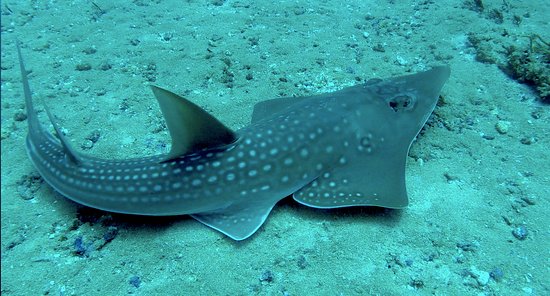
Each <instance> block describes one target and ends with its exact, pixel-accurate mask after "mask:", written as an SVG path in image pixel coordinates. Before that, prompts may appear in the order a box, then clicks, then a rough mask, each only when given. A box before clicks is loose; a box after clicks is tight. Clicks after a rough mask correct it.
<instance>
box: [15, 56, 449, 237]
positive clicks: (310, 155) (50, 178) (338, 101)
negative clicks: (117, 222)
mask: <svg viewBox="0 0 550 296" xmlns="http://www.w3.org/2000/svg"><path fill="white" fill-rule="evenodd" d="M18 53H19V55H20V67H21V72H22V80H23V88H24V91H25V101H26V106H27V115H28V125H29V133H28V136H27V139H26V148H27V153H28V156H29V158H30V159H31V161H32V162H33V164H34V166H35V167H36V169H37V170H38V171H39V173H40V174H41V176H42V177H43V178H44V179H45V180H46V181H47V183H48V184H50V185H51V186H52V187H53V188H55V190H57V191H58V192H60V193H61V194H62V195H64V196H66V197H67V198H69V199H71V200H73V201H75V202H77V203H79V204H82V205H86V206H89V207H92V208H97V209H101V210H105V211H109V212H117V213H125V214H134V215H150V216H166V215H185V214H190V215H192V216H193V217H194V218H195V219H197V220H198V221H200V222H202V223H204V224H206V225H208V226H210V227H212V228H214V229H216V230H219V231H221V232H222V233H224V234H226V235H228V236H229V237H231V238H233V239H235V240H242V239H245V238H247V237H249V236H250V235H252V234H253V233H254V232H256V230H257V229H258V228H259V227H260V226H261V225H262V224H263V222H264V221H265V220H266V218H267V216H268V214H269V212H270V211H271V209H272V208H273V206H274V205H275V204H276V203H277V202H278V201H279V200H281V199H283V198H284V197H286V196H289V195H293V194H294V198H295V199H296V200H297V201H298V202H300V203H302V204H305V205H308V206H312V207H318V208H335V207H344V206H360V205H370V206H382V207H390V208H402V207H404V206H406V205H407V203H408V199H407V195H406V190H405V179H404V168H405V161H406V157H407V153H408V149H409V147H410V144H411V142H412V140H413V139H414V138H415V137H416V135H417V134H418V132H419V131H420V129H421V128H422V126H423V125H424V123H425V122H426V120H427V119H428V117H429V115H430V114H431V112H432V111H433V109H434V107H435V104H436V102H437V98H438V93H439V91H440V89H441V88H442V86H443V84H444V83H445V81H446V80H447V78H448V77H449V73H450V71H449V68H448V67H446V66H443V67H436V68H434V69H432V70H429V71H426V72H422V73H419V74H415V75H409V76H401V77H396V78H391V79H387V80H375V81H371V82H368V83H366V84H361V85H357V86H354V87H349V88H345V89H343V90H340V91H337V92H334V93H328V94H322V95H317V96H311V97H303V98H293V99H289V98H284V99H275V100H270V101H266V102H264V103H260V104H258V105H257V106H256V107H255V112H254V115H253V122H252V123H251V124H250V125H249V126H247V127H245V128H243V129H241V130H239V131H238V132H237V133H236V135H238V140H237V141H236V142H234V143H231V144H228V145H225V146H216V147H214V146H212V147H207V148H205V149H202V150H198V151H192V152H190V153H187V154H185V155H180V156H179V157H171V158H167V156H166V155H159V156H152V157H145V158H135V159H122V160H109V159H99V158H95V157H89V156H84V155H81V154H78V153H76V152H74V151H72V150H71V148H70V147H69V145H68V141H66V140H65V139H63V135H62V134H61V133H60V132H59V131H58V132H57V137H55V136H54V135H52V134H50V133H49V132H47V131H46V130H45V129H44V128H43V127H42V126H41V125H40V123H39V122H38V118H37V116H36V113H35V111H34V107H33V103H32V98H31V92H30V87H29V83H28V78H27V74H26V70H25V67H24V63H23V60H22V57H21V52H20V49H19V47H18ZM181 99H182V100H185V99H183V98H181ZM46 111H47V112H48V115H49V116H50V120H52V119H53V118H52V116H51V115H50V114H49V111H48V109H47V108H46ZM165 116H166V115H165ZM52 122H53V121H52ZM53 124H54V127H55V128H56V129H57V126H56V125H55V122H53ZM177 140H178V139H174V138H172V141H177Z"/></svg>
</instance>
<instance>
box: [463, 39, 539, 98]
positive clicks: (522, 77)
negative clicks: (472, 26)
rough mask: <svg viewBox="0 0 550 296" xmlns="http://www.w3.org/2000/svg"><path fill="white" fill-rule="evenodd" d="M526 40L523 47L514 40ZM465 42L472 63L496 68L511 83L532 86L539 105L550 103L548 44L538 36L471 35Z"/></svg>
mask: <svg viewBox="0 0 550 296" xmlns="http://www.w3.org/2000/svg"><path fill="white" fill-rule="evenodd" d="M521 37H523V38H527V40H526V41H528V42H526V43H523V44H522V43H520V42H517V38H520V39H521ZM468 41H469V42H470V44H471V45H472V47H473V48H474V49H475V50H476V60H478V61H480V62H482V63H488V64H496V65H497V66H498V67H499V68H500V69H501V70H502V71H503V72H505V73H506V74H508V75H509V76H510V77H512V78H513V79H515V80H517V81H519V82H521V83H525V84H528V85H531V86H533V88H534V89H535V91H536V92H537V94H538V96H539V98H540V100H541V101H543V102H545V103H550V43H549V42H547V41H546V40H544V39H543V38H542V37H541V36H540V35H538V34H529V35H522V36H512V35H508V34H506V35H502V36H485V35H480V34H474V33H471V34H469V35H468Z"/></svg>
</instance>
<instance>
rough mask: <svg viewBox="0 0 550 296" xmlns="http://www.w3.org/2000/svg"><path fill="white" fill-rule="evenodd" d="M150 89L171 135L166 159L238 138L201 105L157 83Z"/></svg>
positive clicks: (219, 145)
mask: <svg viewBox="0 0 550 296" xmlns="http://www.w3.org/2000/svg"><path fill="white" fill-rule="evenodd" d="M151 88H152V89H153V93H154V95H155V97H156V98H157V101H158V102H159V105H160V109H161V111H162V114H163V115H164V119H165V120H166V125H167V126H168V131H169V132H170V137H171V138H172V148H171V149H170V152H169V153H168V156H167V159H165V160H170V159H174V158H178V157H180V156H184V155H186V154H190V153H195V152H198V151H201V150H204V149H212V148H219V147H223V146H227V145H229V144H232V143H234V142H235V141H236V140H237V135H236V134H235V132H233V131H232V130H231V129H229V128H228V127H226V126H225V125H224V124H223V123H221V122H220V121H219V120H218V119H216V118H215V117H214V116H212V115H210V114H208V112H206V111H204V110H203V109H202V108H201V107H199V106H197V105H195V104H193V103H192V102H190V101H189V100H187V99H185V98H183V97H181V96H178V95H176V94H175V93H173V92H171V91H168V90H165V89H163V88H160V87H158V86H153V85H152V86H151Z"/></svg>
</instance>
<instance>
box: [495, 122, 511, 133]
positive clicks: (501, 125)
mask: <svg viewBox="0 0 550 296" xmlns="http://www.w3.org/2000/svg"><path fill="white" fill-rule="evenodd" d="M510 125H511V123H510V121H504V120H500V121H499V122H497V124H495V129H496V130H497V132H498V133H499V134H501V135H505V134H507V133H508V131H509V130H510Z"/></svg>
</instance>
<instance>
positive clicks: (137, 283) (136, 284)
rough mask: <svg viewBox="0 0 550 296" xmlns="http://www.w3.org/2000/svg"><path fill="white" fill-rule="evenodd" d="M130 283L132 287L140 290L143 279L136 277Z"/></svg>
mask: <svg viewBox="0 0 550 296" xmlns="http://www.w3.org/2000/svg"><path fill="white" fill-rule="evenodd" d="M128 283H130V285H132V286H134V287H136V288H139V286H140V285H141V279H140V278H139V276H137V275H134V276H133V277H131V278H130V280H129V281H128Z"/></svg>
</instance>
